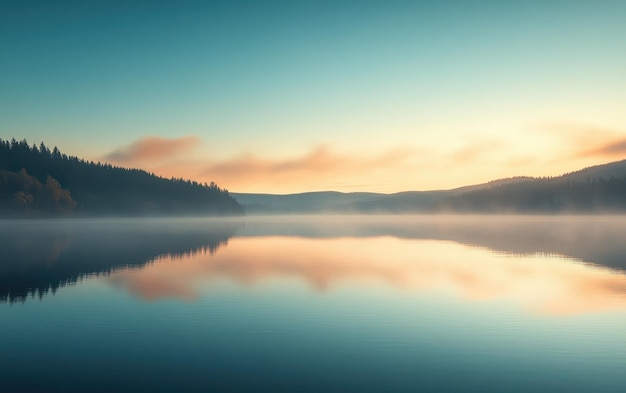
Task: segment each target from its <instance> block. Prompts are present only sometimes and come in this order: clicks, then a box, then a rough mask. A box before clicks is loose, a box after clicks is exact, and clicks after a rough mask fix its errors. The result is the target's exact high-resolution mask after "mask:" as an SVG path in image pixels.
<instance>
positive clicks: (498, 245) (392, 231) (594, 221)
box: [240, 215, 626, 270]
mask: <svg viewBox="0 0 626 393" xmlns="http://www.w3.org/2000/svg"><path fill="white" fill-rule="evenodd" d="M240 235H242V236H257V235H264V236H271V235H277V236H300V237H376V236H393V237H398V238H405V239H429V240H448V241H454V242H458V243H463V244H467V245H473V246H477V247H485V248H489V249H491V250H493V251H496V252H503V253H508V254H516V255H528V254H538V253H545V254H558V255H563V256H566V257H571V258H575V259H579V260H581V261H584V262H590V263H595V264H600V265H604V266H607V267H612V268H618V269H622V270H626V217H620V216H599V215H598V216H592V215H589V216H463V215H459V216H428V215H426V216H400V215H398V216H335V217H328V216H327V217H324V216H319V217H305V216H303V217H259V218H253V217H249V218H248V219H247V221H246V229H245V230H244V231H243V232H242V233H240Z"/></svg>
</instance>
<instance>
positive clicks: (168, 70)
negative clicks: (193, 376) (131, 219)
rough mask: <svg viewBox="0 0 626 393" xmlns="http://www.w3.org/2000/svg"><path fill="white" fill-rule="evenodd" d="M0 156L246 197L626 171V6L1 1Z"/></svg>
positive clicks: (391, 189)
mask: <svg viewBox="0 0 626 393" xmlns="http://www.w3.org/2000/svg"><path fill="white" fill-rule="evenodd" d="M0 138H3V139H10V138H16V139H27V140H28V141H29V142H30V143H36V144H39V142H41V141H43V142H45V143H46V144H47V145H49V146H58V147H59V148H60V149H61V150H62V151H63V152H64V153H66V154H70V155H77V156H79V157H83V158H86V159H89V160H94V161H103V162H109V163H111V164H114V165H119V166H124V167H136V168H143V169H146V170H148V171H150V172H153V173H156V174H158V175H161V176H165V177H172V176H173V177H183V178H189V179H194V180H197V181H201V182H204V181H207V182H210V181H215V182H216V183H217V184H218V185H219V186H221V187H224V188H227V189H229V190H230V191H233V192H264V193H294V192H306V191H320V190H337V191H344V192H353V191H373V192H385V193H391V192H397V191H405V190H430V189H447V188H454V187H458V186H463V185H467V184H476V183H482V182H486V181H489V180H493V179H497V178H505V177H511V176H520V175H524V176H554V175H559V174H561V173H565V172H570V171H574V170H577V169H581V168H583V167H586V166H590V165H596V164H601V163H605V162H610V161H616V160H621V159H624V158H626V1H619V0H617V1H610V0H604V1H576V0H572V1H557V0H554V1H550V0H548V1H532V0H529V1H524V2H508V1H507V2H501V1H437V2H432V1H417V0H416V1H368V0H361V1H323V0H321V1H293V0H292V1H271V0H269V1H263V2H259V1H223V2H217V1H215V2H212V1H185V0H179V1H160V0H151V1H89V0H86V1H62V0H59V1H53V2H52V1H30V0H18V1H10V0H0Z"/></svg>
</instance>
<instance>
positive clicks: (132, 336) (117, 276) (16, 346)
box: [0, 217, 626, 392]
mask: <svg viewBox="0 0 626 393" xmlns="http://www.w3.org/2000/svg"><path fill="white" fill-rule="evenodd" d="M0 391H2V392H48V391H50V392H72V391H77V392H85V391H89V392H126V391H127V392H138V391H149V392H161V391H162V392H193V391H198V392H207V391H217V392H231V391H254V392H260V391H271V392H277V391H290V392H309V391H310V392H318V391H319V392H351V391H355V392H356V391H358V392H366V391H368V392H416V391H438V392H446V391H476V392H488V391H493V392H503V391H563V392H591V391H594V392H624V391H626V217H624V218H621V217H314V218H305V217H302V218H298V217H296V218H280V217H273V218H250V217H249V218H245V219H237V220H235V219H233V220H225V219H222V220H218V219H146V220H113V219H109V220H68V221H0Z"/></svg>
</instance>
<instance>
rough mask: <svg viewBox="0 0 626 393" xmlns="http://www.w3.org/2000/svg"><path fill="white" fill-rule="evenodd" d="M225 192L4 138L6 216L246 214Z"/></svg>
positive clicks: (1, 186)
mask: <svg viewBox="0 0 626 393" xmlns="http://www.w3.org/2000/svg"><path fill="white" fill-rule="evenodd" d="M242 213H243V209H242V207H241V206H240V205H239V203H237V201H236V200H235V199H234V198H233V197H232V196H231V195H230V194H229V192H228V191H227V190H225V189H221V188H219V187H218V186H217V185H216V184H214V183H211V184H206V183H204V184H200V183H198V182H195V181H189V180H183V179H174V178H172V179H165V178H162V177H158V176H155V175H153V174H150V173H148V172H146V171H143V170H139V169H126V168H120V167H115V166H112V165H109V164H103V163H99V162H98V163H94V162H88V161H85V160H82V159H79V158H78V157H72V156H67V155H66V154H63V153H61V152H60V151H59V150H58V149H57V148H56V147H55V148H53V149H52V150H50V149H49V148H48V147H47V146H45V144H44V143H41V144H40V145H39V146H36V145H32V146H30V145H29V144H28V142H26V141H25V140H23V141H16V140H15V139H13V140H11V141H10V142H9V141H5V140H2V139H0V214H1V215H2V216H47V215H62V216H68V215H72V216H91V215H115V216H134V215H175V214H183V215H190V214H242Z"/></svg>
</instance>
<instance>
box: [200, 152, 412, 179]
mask: <svg viewBox="0 0 626 393" xmlns="http://www.w3.org/2000/svg"><path fill="white" fill-rule="evenodd" d="M420 157H424V155H423V154H419V151H417V150H415V149H409V148H395V149H390V150H388V151H386V152H383V153H382V154H377V155H372V156H367V155H350V154H339V153H336V152H333V151H332V150H331V149H330V148H329V147H328V146H326V145H321V146H318V147H316V148H313V149H312V150H310V151H308V152H306V153H304V154H302V155H300V156H296V157H289V158H267V157H261V156H258V155H254V154H251V153H245V154H241V155H239V156H237V157H234V158H230V159H225V160H221V161H217V162H212V163H207V164H205V165H204V166H203V168H202V170H201V171H200V173H199V176H201V177H203V178H208V179H212V180H213V179H214V180H215V181H217V182H218V184H220V183H221V184H229V186H230V187H235V188H237V187H241V186H246V185H249V184H263V185H266V186H270V187H271V186H281V185H285V184H292V185H295V184H302V186H304V187H306V186H305V184H309V185H310V186H309V187H311V186H312V187H313V188H315V185H318V186H320V187H323V186H327V185H329V184H334V183H336V182H342V181H345V180H346V179H350V180H353V181H354V180H355V179H358V180H357V182H358V181H363V179H364V178H367V177H368V176H370V175H372V173H374V172H387V173H391V172H394V171H396V170H398V169H402V168H406V167H409V166H413V165H415V163H416V161H418V160H419V159H420Z"/></svg>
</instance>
